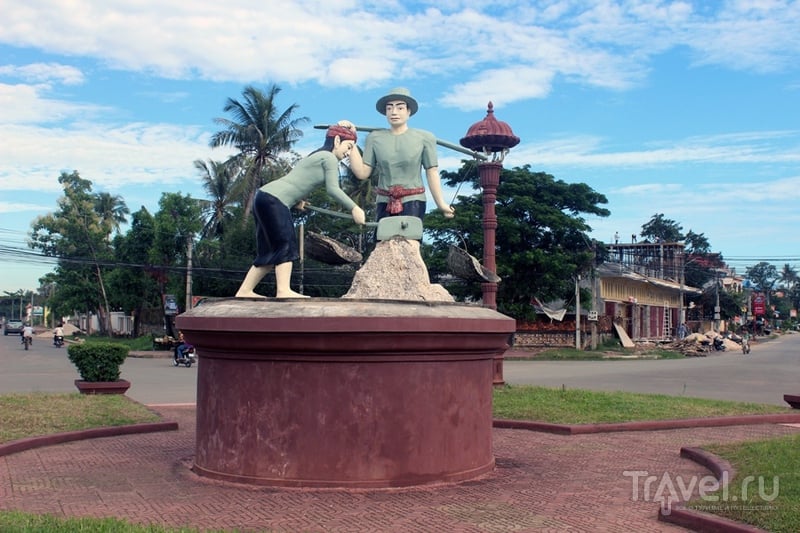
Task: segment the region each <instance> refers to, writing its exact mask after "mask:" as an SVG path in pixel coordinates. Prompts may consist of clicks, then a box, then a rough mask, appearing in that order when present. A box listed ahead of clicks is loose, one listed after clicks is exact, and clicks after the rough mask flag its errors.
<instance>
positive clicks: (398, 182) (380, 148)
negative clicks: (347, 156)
mask: <svg viewBox="0 0 800 533" xmlns="http://www.w3.org/2000/svg"><path fill="white" fill-rule="evenodd" d="M363 160H364V163H366V164H367V165H369V166H370V167H372V168H373V169H375V172H377V173H378V182H377V185H376V186H377V187H378V188H379V189H384V190H388V189H389V188H390V187H392V186H400V187H403V188H404V189H414V188H417V187H423V182H422V175H421V169H423V168H424V169H426V170H427V169H429V168H431V167H438V166H439V161H438V157H437V153H436V137H435V136H434V135H433V134H432V133H430V132H428V131H425V130H419V129H415V128H409V129H408V130H406V131H405V132H403V133H402V134H400V135H393V134H392V132H391V130H388V129H385V130H375V131H373V132H371V133H370V134H369V135H367V140H366V142H365V146H364V155H363ZM425 199H426V197H425V193H424V192H423V193H421V194H414V195H410V196H405V197H403V201H404V202H408V201H412V200H420V201H423V202H424V201H425ZM377 201H378V202H379V203H380V202H388V201H389V198H388V197H386V196H382V195H378V197H377Z"/></svg>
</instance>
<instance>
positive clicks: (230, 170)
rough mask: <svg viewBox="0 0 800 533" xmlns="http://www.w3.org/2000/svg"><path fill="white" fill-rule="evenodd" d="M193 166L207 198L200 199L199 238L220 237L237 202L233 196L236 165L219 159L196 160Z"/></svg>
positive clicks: (232, 215)
mask: <svg viewBox="0 0 800 533" xmlns="http://www.w3.org/2000/svg"><path fill="white" fill-rule="evenodd" d="M194 166H195V168H196V169H197V170H198V171H199V172H200V180H201V182H202V184H203V189H204V190H205V191H206V194H207V195H208V198H209V199H208V200H200V208H201V210H202V216H203V229H202V230H201V231H200V236H201V238H206V239H213V238H221V237H222V236H223V235H224V233H225V229H226V228H227V227H228V225H229V224H230V223H231V222H232V221H233V219H234V216H235V215H234V208H235V207H236V205H237V204H238V202H237V199H236V197H235V196H234V194H233V192H234V190H233V189H234V185H235V184H236V177H237V175H236V174H237V170H238V169H237V167H236V166H235V165H232V164H227V163H223V162H220V161H212V160H209V161H208V162H205V161H202V160H199V159H198V160H196V161H195V162H194Z"/></svg>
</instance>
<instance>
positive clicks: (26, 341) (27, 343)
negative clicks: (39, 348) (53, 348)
mask: <svg viewBox="0 0 800 533" xmlns="http://www.w3.org/2000/svg"><path fill="white" fill-rule="evenodd" d="M31 343H33V339H32V338H31V337H27V336H23V337H22V344H24V345H25V349H26V350H27V349H28V347H29V346H30V345H31Z"/></svg>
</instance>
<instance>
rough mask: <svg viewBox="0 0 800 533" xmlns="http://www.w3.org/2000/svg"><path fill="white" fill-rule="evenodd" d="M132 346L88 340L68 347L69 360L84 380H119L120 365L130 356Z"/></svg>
mask: <svg viewBox="0 0 800 533" xmlns="http://www.w3.org/2000/svg"><path fill="white" fill-rule="evenodd" d="M129 351H130V348H128V347H127V346H125V345H123V344H117V343H113V342H91V343H89V342H87V343H83V344H72V345H70V346H69V348H67V353H68V354H69V360H70V361H72V364H74V365H75V367H76V368H77V369H78V373H79V374H80V376H81V379H82V380H84V381H91V382H99V381H117V380H119V375H120V370H119V367H120V366H121V365H122V363H124V362H125V358H126V357H128V352H129Z"/></svg>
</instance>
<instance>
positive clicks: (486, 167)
mask: <svg viewBox="0 0 800 533" xmlns="http://www.w3.org/2000/svg"><path fill="white" fill-rule="evenodd" d="M460 143H461V146H463V147H464V148H469V149H470V150H472V151H473V152H480V153H483V154H485V155H486V159H485V160H483V161H480V162H479V163H478V175H479V177H480V184H481V188H482V189H483V266H484V268H486V269H487V270H490V271H491V272H494V273H496V272H497V263H496V262H495V232H496V230H497V215H496V214H495V210H494V204H495V201H497V187H498V185H500V171H501V170H502V168H503V159H504V158H505V156H506V154H507V153H508V151H509V150H510V149H511V148H513V147H514V146H516V145H518V144H519V137H517V136H516V135H514V132H513V131H511V126H509V125H508V124H506V123H505V122H501V121H499V120H497V119H496V118H495V116H494V105H493V104H492V102H489V107H488V109H487V111H486V118H484V119H483V120H481V121H480V122H476V123H475V124H473V125H472V126H471V127H470V128H469V130H467V135H466V136H465V137H464V138H463V139H461V141H460ZM481 291H482V296H483V305H484V307H488V308H490V309H497V282H493V281H486V282H484V283H482V284H481ZM504 383H505V380H504V379H503V354H502V353H500V354H497V355H495V356H494V376H493V378H492V384H493V385H495V386H497V385H503V384H504Z"/></svg>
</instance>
